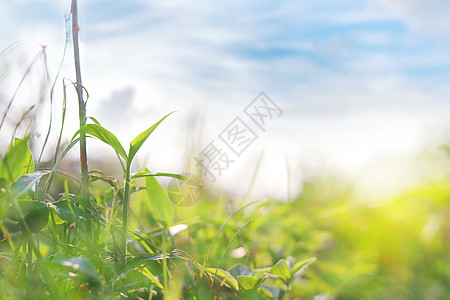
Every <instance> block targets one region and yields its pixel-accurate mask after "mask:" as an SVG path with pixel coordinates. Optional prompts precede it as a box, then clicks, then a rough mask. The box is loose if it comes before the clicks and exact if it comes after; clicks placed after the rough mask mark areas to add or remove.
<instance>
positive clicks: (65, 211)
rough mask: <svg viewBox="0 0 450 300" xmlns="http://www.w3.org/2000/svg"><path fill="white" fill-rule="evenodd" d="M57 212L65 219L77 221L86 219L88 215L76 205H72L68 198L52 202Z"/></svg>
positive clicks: (52, 206)
mask: <svg viewBox="0 0 450 300" xmlns="http://www.w3.org/2000/svg"><path fill="white" fill-rule="evenodd" d="M51 208H53V209H54V210H55V212H56V214H57V215H58V216H59V217H60V218H61V219H63V220H64V221H69V222H75V221H86V220H87V217H86V214H85V212H84V211H83V210H82V209H81V208H79V207H76V206H74V205H72V204H71V203H70V202H69V201H67V200H60V201H58V202H54V203H52V204H51Z"/></svg>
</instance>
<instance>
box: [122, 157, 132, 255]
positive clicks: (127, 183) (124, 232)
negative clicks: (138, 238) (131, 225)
mask: <svg viewBox="0 0 450 300" xmlns="http://www.w3.org/2000/svg"><path fill="white" fill-rule="evenodd" d="M130 169H131V163H130V162H127V170H126V173H125V192H124V195H123V212H122V247H121V248H122V255H123V256H122V263H125V262H126V261H127V231H128V202H129V201H130Z"/></svg>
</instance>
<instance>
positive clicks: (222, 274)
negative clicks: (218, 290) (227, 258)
mask: <svg viewBox="0 0 450 300" xmlns="http://www.w3.org/2000/svg"><path fill="white" fill-rule="evenodd" d="M206 271H208V273H210V274H211V275H212V276H216V277H217V278H219V279H220V280H221V284H222V283H225V284H226V285H227V286H228V287H230V288H232V289H233V290H235V291H239V284H238V282H237V280H236V278H234V277H233V275H231V274H230V273H229V272H227V271H225V270H222V269H217V268H206Z"/></svg>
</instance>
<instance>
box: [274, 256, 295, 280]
mask: <svg viewBox="0 0 450 300" xmlns="http://www.w3.org/2000/svg"><path fill="white" fill-rule="evenodd" d="M270 273H271V274H273V275H275V276H277V277H278V278H280V279H281V280H283V281H284V282H285V283H288V282H289V281H290V280H291V271H290V270H289V267H288V265H287V263H286V261H285V260H284V259H280V260H279V261H278V262H277V263H276V264H275V265H274V266H273V267H272V268H270Z"/></svg>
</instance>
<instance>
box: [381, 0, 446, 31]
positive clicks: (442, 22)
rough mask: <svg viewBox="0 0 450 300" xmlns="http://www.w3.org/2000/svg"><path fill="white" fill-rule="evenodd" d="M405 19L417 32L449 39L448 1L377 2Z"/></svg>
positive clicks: (397, 0) (383, 0)
mask: <svg viewBox="0 0 450 300" xmlns="http://www.w3.org/2000/svg"><path fill="white" fill-rule="evenodd" d="M375 1H376V2H379V3H380V4H382V5H383V6H385V7H387V8H389V9H390V10H392V11H393V12H394V13H395V14H397V15H398V16H400V17H401V18H402V19H404V20H405V21H406V22H407V24H408V25H409V26H410V27H411V28H412V29H413V30H415V31H418V32H421V33H423V34H426V35H432V36H433V35H438V36H439V37H442V36H446V37H447V38H448V37H449V30H450V13H449V12H450V2H449V1H447V0H431V1H430V0H428V1H427V0H396V1H391V0H375Z"/></svg>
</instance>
